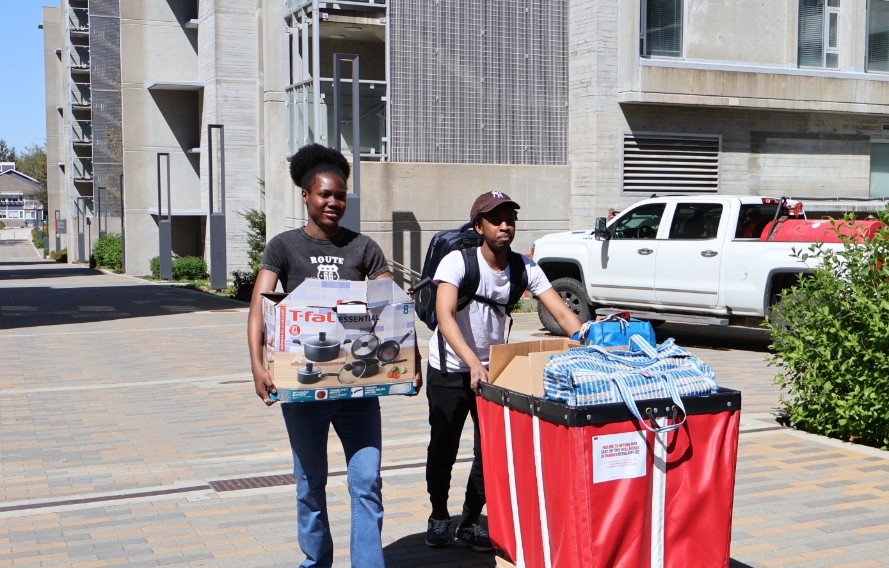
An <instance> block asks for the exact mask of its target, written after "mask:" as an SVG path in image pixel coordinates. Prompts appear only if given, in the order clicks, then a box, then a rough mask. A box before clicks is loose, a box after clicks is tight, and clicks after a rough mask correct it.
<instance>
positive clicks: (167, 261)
mask: <svg viewBox="0 0 889 568" xmlns="http://www.w3.org/2000/svg"><path fill="white" fill-rule="evenodd" d="M163 158H165V159H166V165H167V218H166V219H164V218H163V207H162V205H163V204H162V199H161V195H162V194H161V186H162V183H161V160H162V159H163ZM170 193H171V192H170V153H169V152H158V153H157V236H158V246H157V248H158V256H159V257H160V258H159V260H160V277H161V279H163V280H172V279H173V208H172V206H171V205H170Z"/></svg>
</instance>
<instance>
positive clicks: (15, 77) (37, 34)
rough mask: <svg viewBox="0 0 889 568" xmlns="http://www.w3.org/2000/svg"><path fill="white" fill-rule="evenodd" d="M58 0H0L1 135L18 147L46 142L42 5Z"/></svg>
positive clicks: (48, 4) (55, 2)
mask: <svg viewBox="0 0 889 568" xmlns="http://www.w3.org/2000/svg"><path fill="white" fill-rule="evenodd" d="M43 5H47V6H55V7H58V6H59V2H58V1H56V0H0V30H2V31H0V53H4V54H5V56H4V62H3V75H2V79H0V138H2V139H3V140H6V144H7V145H9V146H12V147H13V148H15V149H16V150H24V149H25V148H26V147H27V146H30V145H31V144H40V145H43V144H45V142H46V116H45V112H46V110H45V101H46V94H45V91H44V84H43V30H39V29H37V26H38V25H40V23H41V22H42V21H43V10H42V6H43Z"/></svg>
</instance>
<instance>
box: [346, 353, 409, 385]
mask: <svg viewBox="0 0 889 568" xmlns="http://www.w3.org/2000/svg"><path fill="white" fill-rule="evenodd" d="M405 361H407V359H396V360H395V361H380V360H379V359H355V360H354V361H350V362H349V363H346V364H345V365H343V368H342V369H340V372H339V373H338V374H337V380H338V381H339V382H340V383H341V384H344V385H353V384H355V383H357V382H358V380H359V379H365V378H367V377H374V376H376V375H379V374H380V364H381V363H382V364H383V365H388V364H390V363H404V362H405Z"/></svg>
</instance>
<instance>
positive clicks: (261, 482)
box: [209, 474, 296, 492]
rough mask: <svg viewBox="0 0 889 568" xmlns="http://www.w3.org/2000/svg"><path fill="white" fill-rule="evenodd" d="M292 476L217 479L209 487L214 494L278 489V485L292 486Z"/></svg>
mask: <svg viewBox="0 0 889 568" xmlns="http://www.w3.org/2000/svg"><path fill="white" fill-rule="evenodd" d="M294 483H296V481H294V478H293V475H291V474H288V475H263V476H260V477H242V478H240V479H218V480H216V481H210V482H209V484H210V487H211V488H212V489H213V490H214V491H216V492H222V491H240V490H242V489H257V488H260V487H278V486H280V485H293V484H294Z"/></svg>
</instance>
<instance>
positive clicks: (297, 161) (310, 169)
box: [290, 144, 351, 190]
mask: <svg viewBox="0 0 889 568" xmlns="http://www.w3.org/2000/svg"><path fill="white" fill-rule="evenodd" d="M321 172H331V173H334V174H336V175H338V176H340V177H342V178H343V181H349V173H350V172H351V167H350V166H349V161H348V160H346V157H345V156H343V154H342V152H340V151H338V150H334V149H333V148H328V147H327V146H322V145H321V144H307V145H305V146H303V147H302V148H300V149H299V150H297V152H296V154H294V155H293V157H291V158H290V179H292V180H293V183H295V184H296V185H298V186H299V187H301V188H303V189H306V190H307V189H309V186H310V185H312V180H313V179H315V176H316V175H318V174H319V173H321Z"/></svg>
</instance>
